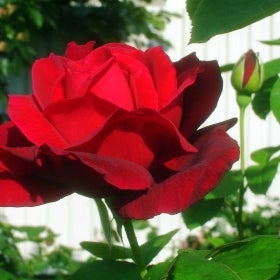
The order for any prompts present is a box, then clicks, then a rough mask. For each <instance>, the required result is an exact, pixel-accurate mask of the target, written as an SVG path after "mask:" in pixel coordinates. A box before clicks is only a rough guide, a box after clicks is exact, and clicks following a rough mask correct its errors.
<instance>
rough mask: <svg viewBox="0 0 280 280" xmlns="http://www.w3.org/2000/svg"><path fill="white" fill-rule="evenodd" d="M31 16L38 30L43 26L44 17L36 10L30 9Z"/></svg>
mask: <svg viewBox="0 0 280 280" xmlns="http://www.w3.org/2000/svg"><path fill="white" fill-rule="evenodd" d="M29 15H30V17H31V19H32V21H33V23H34V24H35V26H36V27H37V28H38V29H39V28H41V27H42V26H43V23H44V18H43V15H42V14H41V13H40V12H39V11H38V10H37V9H36V8H29Z"/></svg>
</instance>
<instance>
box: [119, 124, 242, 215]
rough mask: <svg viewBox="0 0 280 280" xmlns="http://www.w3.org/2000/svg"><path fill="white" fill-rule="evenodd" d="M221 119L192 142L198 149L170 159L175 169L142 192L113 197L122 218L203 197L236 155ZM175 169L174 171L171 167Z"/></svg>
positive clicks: (167, 209)
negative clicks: (218, 123)
mask: <svg viewBox="0 0 280 280" xmlns="http://www.w3.org/2000/svg"><path fill="white" fill-rule="evenodd" d="M226 128H227V125H226V124H225V123H222V124H221V125H220V126H214V127H211V128H208V129H206V130H202V131H201V132H199V134H197V136H196V137H195V139H194V142H193V144H194V145H195V146H196V147H197V148H198V151H199V152H198V153H196V154H193V155H189V156H186V157H185V158H180V159H179V161H178V164H177V165H176V160H173V161H172V164H171V167H173V168H174V169H178V170H177V173H176V174H175V175H173V176H171V177H169V178H167V179H166V180H163V181H162V182H160V183H158V184H155V185H154V186H153V187H152V188H150V189H149V190H148V191H147V192H146V193H145V194H143V195H139V196H138V197H136V198H135V196H134V198H133V197H132V196H129V195H128V196H127V197H125V196H124V197H122V198H120V197H119V198H117V199H116V200H115V206H116V208H117V211H118V212H119V214H120V215H121V216H122V217H124V218H134V219H148V218H151V217H153V216H155V215H158V214H161V213H169V214H175V213H178V212H180V211H183V210H185V209H186V208H187V207H189V206H190V205H192V204H193V203H195V202H197V201H198V200H200V199H201V198H203V197H204V196H205V195H206V194H207V193H208V192H209V191H210V190H211V189H213V188H214V187H215V186H216V185H217V184H218V183H219V181H220V179H221V178H222V176H223V174H224V173H225V172H226V171H228V170H229V169H230V168H231V165H232V164H233V163H234V162H235V161H236V160H237V159H238V156H239V149H238V145H237V143H236V142H235V141H234V140H233V139H231V138H230V137H229V136H228V135H227V134H226V132H225V129H226ZM174 172H175V171H174Z"/></svg>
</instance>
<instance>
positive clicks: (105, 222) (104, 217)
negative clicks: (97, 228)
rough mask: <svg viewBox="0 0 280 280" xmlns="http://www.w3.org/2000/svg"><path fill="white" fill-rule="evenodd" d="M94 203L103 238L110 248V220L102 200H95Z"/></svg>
mask: <svg viewBox="0 0 280 280" xmlns="http://www.w3.org/2000/svg"><path fill="white" fill-rule="evenodd" d="M95 203H96V206H97V209H98V212H99V216H100V221H101V225H102V229H103V233H104V236H105V238H106V241H107V242H108V246H109V247H111V246H112V236H111V231H112V229H111V220H110V217H109V214H108V210H107V207H106V204H105V203H104V202H103V200H102V199H99V198H96V199H95Z"/></svg>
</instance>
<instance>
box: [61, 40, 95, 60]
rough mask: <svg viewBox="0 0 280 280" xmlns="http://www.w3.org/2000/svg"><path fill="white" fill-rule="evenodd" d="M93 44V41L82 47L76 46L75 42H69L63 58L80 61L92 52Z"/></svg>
mask: <svg viewBox="0 0 280 280" xmlns="http://www.w3.org/2000/svg"><path fill="white" fill-rule="evenodd" d="M94 44H95V42H94V41H89V42H87V43H85V44H83V45H78V44H77V43H76V42H70V43H68V44H67V48H66V51H65V57H67V58H69V59H72V60H79V59H82V58H84V57H85V56H86V55H88V54H89V53H90V52H91V51H92V49H93V47H94Z"/></svg>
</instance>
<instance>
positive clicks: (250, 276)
mask: <svg viewBox="0 0 280 280" xmlns="http://www.w3.org/2000/svg"><path fill="white" fill-rule="evenodd" d="M236 244H237V245H238V246H236V247H232V248H227V249H226V250H220V251H219V250H216V251H215V256H213V258H212V260H213V261H216V262H220V263H221V264H223V265H225V266H227V267H230V268H231V270H232V271H234V272H236V275H239V277H240V278H236V279H246V280H259V279H260V280H261V279H270V277H273V276H274V275H275V274H277V273H278V271H279V268H280V240H279V237H278V236H259V237H253V238H251V239H248V240H247V241H246V240H245V241H243V242H237V243H236Z"/></svg>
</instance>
